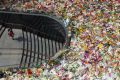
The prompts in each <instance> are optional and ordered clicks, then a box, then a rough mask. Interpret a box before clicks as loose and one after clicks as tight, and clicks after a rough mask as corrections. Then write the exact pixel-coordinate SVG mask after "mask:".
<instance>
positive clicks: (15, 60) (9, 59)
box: [0, 29, 23, 66]
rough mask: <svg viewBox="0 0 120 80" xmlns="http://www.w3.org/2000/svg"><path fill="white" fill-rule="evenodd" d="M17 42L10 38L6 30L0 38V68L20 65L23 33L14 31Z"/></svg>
mask: <svg viewBox="0 0 120 80" xmlns="http://www.w3.org/2000/svg"><path fill="white" fill-rule="evenodd" d="M13 32H14V33H15V37H14V38H15V40H12V39H11V38H10V37H9V36H8V29H6V30H5V31H4V33H3V35H2V37H1V38H0V66H6V65H14V64H19V63H20V59H21V56H22V46H23V41H22V31H21V30H18V29H13Z"/></svg>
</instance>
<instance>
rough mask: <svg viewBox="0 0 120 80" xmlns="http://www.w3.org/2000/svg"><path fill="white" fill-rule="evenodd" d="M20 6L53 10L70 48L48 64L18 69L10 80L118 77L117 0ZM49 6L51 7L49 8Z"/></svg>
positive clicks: (119, 9) (119, 36) (62, 0)
mask: <svg viewBox="0 0 120 80" xmlns="http://www.w3.org/2000/svg"><path fill="white" fill-rule="evenodd" d="M33 2H34V3H33V4H35V5H31V2H28V3H25V4H24V5H23V6H22V7H23V8H25V9H29V8H32V6H34V9H37V10H41V9H42V10H44V11H47V12H52V13H55V15H56V16H60V17H62V18H63V20H64V21H65V23H66V25H67V29H68V38H70V47H69V48H68V51H63V52H62V53H60V54H61V55H59V56H58V58H56V59H54V60H50V61H49V62H48V63H46V62H44V63H43V64H42V65H39V66H37V67H35V68H30V69H19V70H18V71H17V73H15V74H13V75H12V76H10V77H9V78H12V80H120V1H119V0H118V1H117V0H55V1H53V0H46V1H42V2H37V1H34V0H33ZM51 9H54V11H52V10H51Z"/></svg>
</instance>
